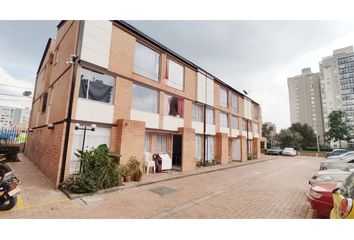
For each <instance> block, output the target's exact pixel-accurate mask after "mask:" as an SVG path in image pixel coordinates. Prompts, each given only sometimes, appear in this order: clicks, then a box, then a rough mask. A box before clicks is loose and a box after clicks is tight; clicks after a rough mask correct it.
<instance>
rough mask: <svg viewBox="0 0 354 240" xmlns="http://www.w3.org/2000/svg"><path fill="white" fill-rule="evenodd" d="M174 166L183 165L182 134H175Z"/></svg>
mask: <svg viewBox="0 0 354 240" xmlns="http://www.w3.org/2000/svg"><path fill="white" fill-rule="evenodd" d="M172 166H173V167H179V168H180V167H181V166H182V135H173V149H172Z"/></svg>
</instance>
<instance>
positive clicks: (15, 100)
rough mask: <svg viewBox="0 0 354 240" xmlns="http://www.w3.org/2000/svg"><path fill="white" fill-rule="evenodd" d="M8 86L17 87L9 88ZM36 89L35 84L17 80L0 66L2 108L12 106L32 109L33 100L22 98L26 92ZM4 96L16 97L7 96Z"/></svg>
mask: <svg viewBox="0 0 354 240" xmlns="http://www.w3.org/2000/svg"><path fill="white" fill-rule="evenodd" d="M4 85H8V86H16V87H18V88H14V87H7V86H4ZM33 89H34V84H33V83H31V82H29V81H25V80H20V79H15V78H14V77H12V76H11V75H10V74H9V73H8V72H6V71H5V69H4V68H2V67H1V66H0V105H1V106H10V107H20V108H24V107H31V103H32V99H30V98H28V97H27V98H26V97H23V96H22V93H23V92H24V91H26V90H29V91H32V92H33ZM3 94H9V95H16V96H19V97H14V96H7V95H3Z"/></svg>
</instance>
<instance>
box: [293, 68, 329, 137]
mask: <svg viewBox="0 0 354 240" xmlns="http://www.w3.org/2000/svg"><path fill="white" fill-rule="evenodd" d="M288 90H289V104H290V120H291V123H298V122H299V123H301V124H305V123H306V124H308V125H309V126H311V127H312V128H313V130H314V132H315V134H316V135H317V136H320V140H321V142H323V140H324V137H323V135H324V129H323V120H322V102H321V93H320V74H319V73H312V71H311V68H304V69H302V71H301V75H297V76H294V77H290V78H288Z"/></svg>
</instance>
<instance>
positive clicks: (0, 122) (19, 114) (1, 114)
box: [0, 106, 30, 129]
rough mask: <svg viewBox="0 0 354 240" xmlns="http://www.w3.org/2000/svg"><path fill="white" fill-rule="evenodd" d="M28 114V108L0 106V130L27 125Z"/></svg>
mask: <svg viewBox="0 0 354 240" xmlns="http://www.w3.org/2000/svg"><path fill="white" fill-rule="evenodd" d="M29 114H30V110H29V108H14V107H7V106H0V129H2V128H11V127H14V126H17V125H19V124H25V123H27V122H28V120H29Z"/></svg>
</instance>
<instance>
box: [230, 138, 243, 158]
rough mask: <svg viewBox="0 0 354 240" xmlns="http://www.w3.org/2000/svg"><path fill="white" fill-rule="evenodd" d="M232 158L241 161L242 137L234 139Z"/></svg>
mask: <svg viewBox="0 0 354 240" xmlns="http://www.w3.org/2000/svg"><path fill="white" fill-rule="evenodd" d="M231 155H232V156H231V157H232V160H234V161H240V160H241V143H240V139H232V153H231Z"/></svg>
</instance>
